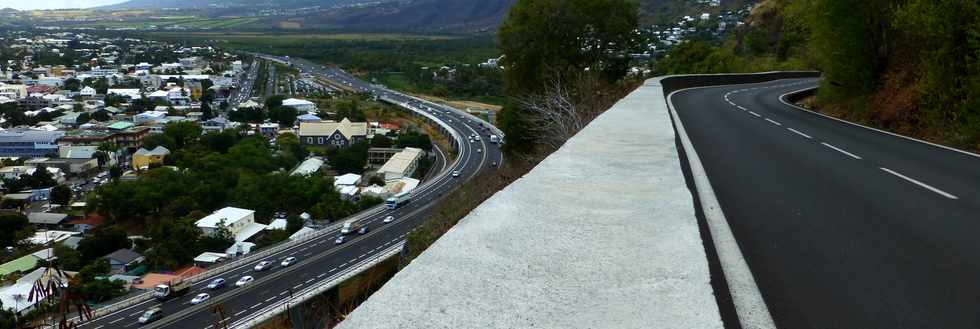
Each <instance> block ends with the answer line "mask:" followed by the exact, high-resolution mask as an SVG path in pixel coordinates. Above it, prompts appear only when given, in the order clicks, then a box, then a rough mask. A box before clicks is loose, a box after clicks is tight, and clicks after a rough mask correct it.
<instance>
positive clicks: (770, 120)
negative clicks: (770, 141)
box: [766, 118, 783, 126]
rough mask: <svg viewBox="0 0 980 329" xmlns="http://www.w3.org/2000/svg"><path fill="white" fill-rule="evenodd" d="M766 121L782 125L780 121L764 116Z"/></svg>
mask: <svg viewBox="0 0 980 329" xmlns="http://www.w3.org/2000/svg"><path fill="white" fill-rule="evenodd" d="M766 121H769V123H771V124H774V125H777V126H782V125H783V124H782V123H779V122H776V120H773V119H770V118H766Z"/></svg>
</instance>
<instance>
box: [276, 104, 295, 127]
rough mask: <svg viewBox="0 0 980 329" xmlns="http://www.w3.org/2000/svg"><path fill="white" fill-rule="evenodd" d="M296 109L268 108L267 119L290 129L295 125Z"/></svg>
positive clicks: (283, 107)
mask: <svg viewBox="0 0 980 329" xmlns="http://www.w3.org/2000/svg"><path fill="white" fill-rule="evenodd" d="M297 116H298V114H297V113H296V109H294V108H292V107H287V106H276V107H271V108H269V119H272V121H275V122H277V123H279V125H280V126H283V127H292V126H293V124H294V123H296V117H297Z"/></svg>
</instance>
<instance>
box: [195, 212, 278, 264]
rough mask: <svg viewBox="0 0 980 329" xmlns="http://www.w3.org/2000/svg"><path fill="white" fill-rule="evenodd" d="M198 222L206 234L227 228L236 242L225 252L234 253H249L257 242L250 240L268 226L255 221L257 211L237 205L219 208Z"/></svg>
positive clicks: (212, 233) (198, 225)
mask: <svg viewBox="0 0 980 329" xmlns="http://www.w3.org/2000/svg"><path fill="white" fill-rule="evenodd" d="M196 224H197V227H199V228H200V229H201V232H202V233H203V234H205V235H214V234H217V233H218V232H219V228H222V227H223V228H225V229H227V230H228V231H229V232H230V233H231V235H232V236H233V238H234V239H235V244H233V245H232V246H231V247H229V248H228V249H226V250H225V251H224V252H225V253H227V254H233V255H242V254H247V253H249V251H251V248H252V247H254V246H255V244H254V243H252V242H248V241H249V240H252V239H253V238H256V237H257V236H258V235H259V233H262V232H263V231H265V227H266V226H265V225H263V224H259V223H256V222H255V211H253V210H249V209H241V208H235V207H225V208H221V209H218V210H217V211H215V212H214V213H211V214H210V215H208V216H207V217H204V218H201V219H199V220H198V221H197V222H196Z"/></svg>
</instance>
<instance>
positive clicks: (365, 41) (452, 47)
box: [146, 33, 504, 105]
mask: <svg viewBox="0 0 980 329" xmlns="http://www.w3.org/2000/svg"><path fill="white" fill-rule="evenodd" d="M146 36H147V37H150V38H156V39H162V40H169V41H188V42H200V41H207V42H211V43H213V44H215V45H216V46H219V47H221V48H224V49H229V50H242V51H256V52H262V53H268V54H274V55H283V56H292V57H300V58H305V59H309V60H312V61H315V62H319V63H324V64H329V65H337V66H339V67H342V68H344V69H346V70H349V71H351V73H354V74H355V75H357V76H359V77H360V78H362V79H365V80H368V81H371V82H374V83H381V84H384V85H386V86H388V87H389V88H392V89H395V90H399V91H403V92H407V93H412V94H423V95H434V96H438V97H443V98H448V99H450V100H472V101H478V102H484V103H489V104H493V105H501V104H502V103H503V100H504V90H503V72H502V70H500V69H497V68H482V67H479V66H478V65H477V64H479V63H483V62H486V61H487V60H488V59H490V58H497V57H499V56H500V51H499V50H498V48H497V45H496V41H495V40H494V38H493V37H492V36H484V35H477V36H459V35H438V34H432V35H415V34H391V33H377V34H373V33H333V34H332V33H279V34H267V33H230V34H215V33H149V34H146ZM260 72H261V71H260ZM259 80H260V81H261V77H260V79H259ZM261 86H262V84H261V83H259V82H258V81H257V82H256V87H257V88H261Z"/></svg>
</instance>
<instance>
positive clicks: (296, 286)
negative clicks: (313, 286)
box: [293, 284, 303, 290]
mask: <svg viewBox="0 0 980 329" xmlns="http://www.w3.org/2000/svg"><path fill="white" fill-rule="evenodd" d="M302 287H303V284H297V285H295V286H293V290H296V289H299V288H302Z"/></svg>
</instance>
